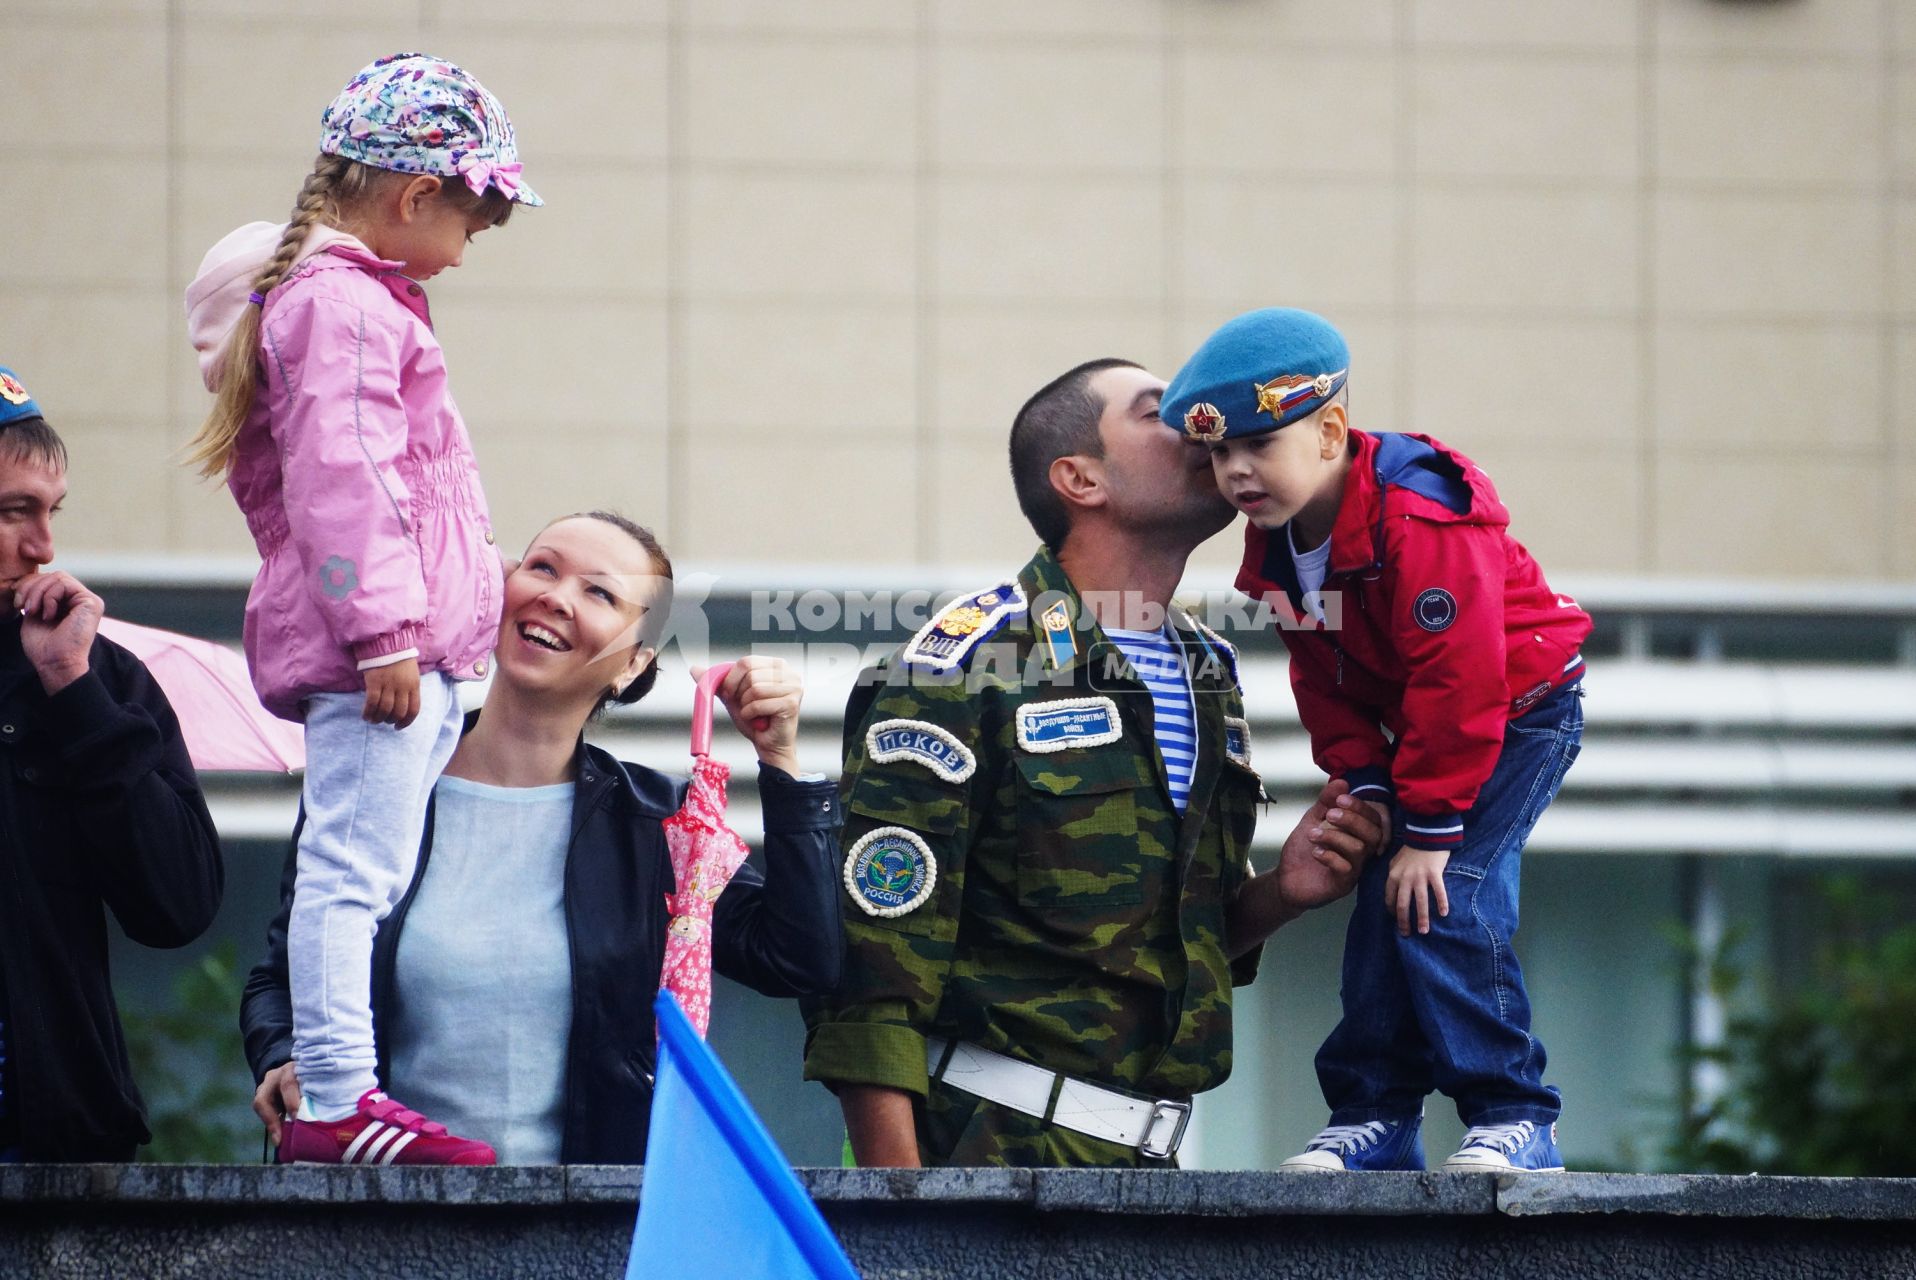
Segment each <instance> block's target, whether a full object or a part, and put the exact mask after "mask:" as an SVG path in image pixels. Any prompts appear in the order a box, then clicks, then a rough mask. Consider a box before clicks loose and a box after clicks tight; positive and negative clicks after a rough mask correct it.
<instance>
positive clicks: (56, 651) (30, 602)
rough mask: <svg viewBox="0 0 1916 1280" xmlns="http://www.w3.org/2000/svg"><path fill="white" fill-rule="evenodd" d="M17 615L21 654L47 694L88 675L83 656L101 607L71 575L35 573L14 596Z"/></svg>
mask: <svg viewBox="0 0 1916 1280" xmlns="http://www.w3.org/2000/svg"><path fill="white" fill-rule="evenodd" d="M13 607H14V608H16V609H18V610H19V611H20V648H21V649H22V650H23V651H24V652H25V653H26V657H27V661H28V662H30V663H32V664H33V670H34V674H36V675H38V676H39V677H40V687H41V688H43V689H45V690H46V691H47V692H48V693H49V694H53V693H58V692H60V690H62V689H64V688H66V687H67V686H68V685H70V684H72V683H73V682H74V681H75V680H78V679H79V678H80V677H81V676H83V675H85V674H86V673H87V656H88V655H89V654H90V653H92V652H93V637H94V636H96V635H98V634H99V630H100V618H101V617H102V616H103V615H104V614H105V613H106V605H105V604H104V603H103V602H102V601H101V599H100V597H98V596H96V595H94V594H93V593H92V592H91V591H88V590H87V589H86V588H85V587H83V586H81V585H80V582H79V579H77V578H75V577H74V576H73V575H72V574H70V573H61V572H59V571H57V570H56V571H55V572H53V573H36V574H33V575H31V576H29V577H26V578H22V579H21V580H20V584H19V587H18V589H16V590H15V591H14V593H13Z"/></svg>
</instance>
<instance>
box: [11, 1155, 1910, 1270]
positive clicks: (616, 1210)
mask: <svg viewBox="0 0 1916 1280" xmlns="http://www.w3.org/2000/svg"><path fill="white" fill-rule="evenodd" d="M800 1176H801V1177H802V1178H803V1180H804V1181H805V1183H806V1185H807V1186H808V1188H809V1189H810V1190H811V1192H812V1195H813V1197H814V1198H815V1199H816V1200H817V1202H818V1204H819V1206H820V1208H821V1210H822V1211H823V1212H824V1214H825V1216H826V1218H827V1219H828V1220H829V1221H830V1222H831V1224H832V1226H833V1228H834V1229H835V1230H836V1231H837V1232H838V1233H839V1237H840V1238H841V1239H842V1240H843V1241H844V1243H845V1246H846V1249H847V1251H848V1252H850V1254H851V1255H852V1258H853V1260H854V1261H855V1262H856V1263H857V1264H858V1266H859V1268H860V1270H861V1272H862V1273H863V1274H864V1275H865V1276H866V1277H868V1278H869V1280H879V1278H880V1277H898V1278H900V1280H903V1278H904V1277H907V1276H909V1277H912V1278H913V1280H930V1278H931V1277H946V1276H949V1277H987V1276H993V1277H995V1276H1004V1275H1043V1276H1045V1277H1047V1280H1053V1278H1057V1280H1073V1278H1075V1277H1084V1278H1085V1280H1128V1278H1129V1277H1133V1276H1135V1277H1140V1278H1142V1277H1146V1276H1162V1275H1176V1276H1179V1277H1202V1276H1228V1277H1231V1280H1242V1277H1244V1276H1246V1275H1259V1276H1278V1277H1286V1276H1293V1275H1295V1276H1300V1277H1302V1276H1309V1275H1321V1274H1351V1275H1360V1274H1389V1275H1405V1276H1431V1277H1450V1276H1458V1277H1463V1276H1469V1277H1471V1280H1485V1277H1491V1276H1502V1275H1509V1276H1513V1277H1516V1276H1521V1277H1523V1280H1535V1277H1536V1276H1538V1275H1558V1276H1572V1275H1580V1274H1590V1275H1603V1276H1624V1277H1633V1276H1645V1277H1649V1276H1663V1275H1682V1276H1684V1277H1685V1278H1686V1280H1688V1277H1694V1276H1702V1277H1715V1276H1722V1277H1725V1280H1728V1278H1729V1277H1735V1278H1736V1280H1749V1278H1751V1277H1755V1278H1757V1280H1767V1278H1768V1277H1777V1278H1779V1280H1780V1278H1781V1277H1795V1276H1799V1275H1804V1274H1827V1275H1845V1276H1849V1275H1862V1276H1869V1275H1885V1276H1887V1275H1911V1274H1916V1180H1906V1179H1882V1180H1868V1179H1858V1180H1845V1179H1820V1178H1755V1177H1751V1178H1726V1177H1677V1176H1661V1175H1630V1174H1575V1173H1572V1174H1559V1175H1533V1176H1530V1177H1514V1176H1506V1177H1503V1178H1496V1177H1492V1176H1490V1175H1486V1174H1443V1173H1397V1174H1350V1175H1341V1176H1339V1175H1303V1174H1291V1175H1285V1174H1272V1173H1213V1172H1145V1173H1134V1172H1113V1171H1107V1170H1044V1171H1031V1170H1019V1169H945V1170H927V1171H917V1170H912V1171H905V1170H883V1169H865V1170H860V1169H850V1170H843V1169H807V1170H801V1171H800ZM643 1181H644V1179H643V1170H641V1169H638V1168H626V1167H614V1166H605V1167H589V1166H587V1167H575V1168H503V1169H327V1168H317V1167H296V1168H287V1169H280V1168H272V1167H260V1166H195V1165H92V1166H50V1165H39V1166H33V1165H27V1166H0V1275H6V1276H10V1277H11V1276H60V1277H67V1276H76V1277H91V1276H134V1275H137V1276H145V1277H152V1278H154V1280H189V1278H190V1280H198V1278H199V1277H221V1278H222V1280H224V1278H226V1277H251V1276H260V1277H269V1276H270V1277H274V1280H283V1278H284V1277H287V1276H297V1275H324V1276H327V1277H357V1276H374V1275H408V1276H425V1277H431V1276H440V1275H444V1276H468V1275H471V1276H486V1275H500V1276H515V1277H516V1276H546V1275H554V1276H557V1275H569V1276H592V1275H605V1276H616V1275H619V1274H621V1268H622V1266H623V1259H624V1253H625V1248H626V1243H627V1241H629V1239H630V1236H631V1229H632V1214H633V1208H634V1205H635V1204H636V1202H637V1200H638V1198H639V1196H640V1194H641V1192H642V1186H643ZM705 1229H709V1230H717V1231H723V1230H724V1229H725V1224H724V1221H723V1219H722V1210H721V1216H720V1217H719V1218H718V1220H716V1221H714V1222H712V1223H710V1224H706V1226H705ZM701 1280H718V1278H717V1277H701Z"/></svg>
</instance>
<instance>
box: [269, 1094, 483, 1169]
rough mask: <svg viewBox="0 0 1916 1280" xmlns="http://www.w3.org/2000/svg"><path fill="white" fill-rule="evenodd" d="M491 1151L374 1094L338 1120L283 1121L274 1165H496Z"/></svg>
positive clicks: (365, 1097)
mask: <svg viewBox="0 0 1916 1280" xmlns="http://www.w3.org/2000/svg"><path fill="white" fill-rule="evenodd" d="M498 1159H499V1157H498V1156H497V1155H496V1154H495V1153H494V1152H493V1150H492V1148H491V1147H489V1146H487V1145H486V1144H485V1143H483V1142H475V1141H473V1140H472V1139H471V1138H460V1137H455V1136H453V1135H452V1134H450V1133H447V1132H446V1126H445V1125H443V1124H435V1123H434V1122H432V1121H431V1120H428V1119H426V1117H424V1116H422V1115H420V1114H419V1113H418V1112H417V1111H408V1110H406V1108H404V1107H402V1106H400V1105H399V1104H398V1103H397V1102H394V1101H393V1100H392V1099H391V1098H388V1097H387V1096H386V1095H385V1094H383V1093H381V1092H379V1091H378V1090H377V1089H375V1090H372V1091H371V1092H369V1093H367V1094H366V1095H365V1096H364V1097H362V1098H361V1099H360V1100H359V1113H358V1114H357V1115H353V1116H348V1117H347V1118H346V1119H344V1120H298V1119H293V1120H288V1121H286V1122H285V1124H284V1125H282V1126H281V1128H280V1138H279V1163H280V1164H496V1163H498Z"/></svg>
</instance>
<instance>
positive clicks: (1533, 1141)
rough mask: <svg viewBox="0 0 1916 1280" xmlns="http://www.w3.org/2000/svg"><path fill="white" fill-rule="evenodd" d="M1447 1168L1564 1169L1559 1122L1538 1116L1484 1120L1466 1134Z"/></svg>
mask: <svg viewBox="0 0 1916 1280" xmlns="http://www.w3.org/2000/svg"><path fill="white" fill-rule="evenodd" d="M1444 1168H1445V1170H1446V1171H1448V1172H1450V1173H1562V1172H1563V1156H1562V1155H1561V1154H1559V1153H1558V1151H1557V1126H1556V1124H1555V1123H1554V1122H1552V1123H1551V1124H1548V1125H1540V1124H1538V1123H1537V1122H1536V1121H1534V1120H1519V1121H1517V1122H1516V1123H1514V1124H1480V1125H1478V1126H1477V1127H1476V1128H1474V1129H1472V1130H1471V1131H1470V1132H1468V1133H1466V1134H1465V1135H1464V1145H1463V1146H1461V1147H1458V1148H1457V1154H1456V1155H1454V1156H1452V1157H1451V1158H1450V1159H1448V1160H1446V1161H1444Z"/></svg>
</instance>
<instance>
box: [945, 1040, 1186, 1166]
mask: <svg viewBox="0 0 1916 1280" xmlns="http://www.w3.org/2000/svg"><path fill="white" fill-rule="evenodd" d="M925 1070H926V1071H927V1072H928V1073H930V1075H931V1078H932V1079H933V1080H942V1081H944V1082H945V1083H946V1084H948V1085H950V1086H951V1087H952V1088H954V1089H962V1090H964V1091H965V1092H966V1093H969V1094H971V1095H973V1096H974V1097H979V1098H983V1099H984V1100H985V1101H986V1102H995V1103H997V1104H998V1105H999V1106H1001V1107H1009V1108H1011V1109H1012V1110H1013V1111H1021V1112H1023V1113H1024V1114H1025V1115H1028V1116H1037V1117H1038V1118H1039V1119H1040V1120H1044V1121H1047V1122H1049V1123H1051V1124H1055V1125H1059V1126H1060V1127H1062V1128H1066V1129H1069V1130H1071V1131H1072V1132H1073V1133H1082V1134H1084V1135H1086V1136H1087V1137H1092V1138H1102V1139H1103V1140H1104V1141H1106V1142H1115V1143H1117V1144H1118V1145H1119V1146H1121V1147H1130V1148H1132V1149H1133V1150H1135V1151H1137V1152H1138V1153H1139V1154H1140V1155H1144V1156H1149V1157H1150V1158H1152V1159H1154V1160H1168V1159H1170V1158H1171V1156H1173V1155H1175V1154H1176V1153H1177V1149H1178V1144H1179V1143H1181V1142H1183V1141H1184V1130H1185V1127H1186V1126H1187V1125H1189V1124H1190V1122H1191V1104H1190V1103H1189V1102H1174V1101H1170V1100H1168V1099H1165V1100H1157V1101H1153V1100H1152V1099H1150V1098H1134V1097H1132V1096H1131V1095H1129V1094H1125V1093H1119V1092H1118V1091H1117V1090H1115V1089H1106V1088H1104V1087H1103V1086H1102V1085H1095V1084H1086V1083H1085V1082H1084V1081H1082V1080H1073V1079H1072V1078H1071V1077H1070V1076H1065V1075H1060V1074H1058V1073H1057V1072H1055V1071H1046V1070H1045V1069H1044V1068H1043V1067H1037V1066H1033V1065H1032V1064H1031V1063H1029V1062H1020V1061H1018V1060H1017V1059H1016V1058H1007V1057H1006V1056H1005V1055H1004V1054H1002V1053H993V1052H992V1051H991V1050H989V1049H980V1048H979V1047H978V1046H977V1045H975V1044H966V1043H964V1042H963V1041H954V1040H943V1039H940V1038H938V1037H936V1036H927V1037H926V1038H925Z"/></svg>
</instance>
